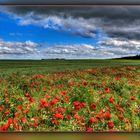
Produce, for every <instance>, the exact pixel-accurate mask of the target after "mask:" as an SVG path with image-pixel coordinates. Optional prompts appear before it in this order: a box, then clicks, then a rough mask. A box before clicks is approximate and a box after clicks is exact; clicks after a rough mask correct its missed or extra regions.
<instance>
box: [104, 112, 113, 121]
mask: <svg viewBox="0 0 140 140" xmlns="http://www.w3.org/2000/svg"><path fill="white" fill-rule="evenodd" d="M104 118H105V119H106V120H111V119H112V117H111V114H110V112H109V111H107V112H106V113H105V114H104Z"/></svg>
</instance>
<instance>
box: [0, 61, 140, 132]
mask: <svg viewBox="0 0 140 140" xmlns="http://www.w3.org/2000/svg"><path fill="white" fill-rule="evenodd" d="M139 83H140V61H139V60H44V61H43V60H42V61H41V60H40V61H39V60H38V61H37V60H34V61H33V60H28V61H27V60H26V61H23V60H22V61H16V60H13V61H10V60H3V61H2V60H1V61H0V131H83V132H85V131H89V132H92V131H96V132H97V131H98V132H103V131H111V132H112V131H140V119H139V118H140V108H139V105H140V100H139V99H140V94H139V92H140V85H139Z"/></svg>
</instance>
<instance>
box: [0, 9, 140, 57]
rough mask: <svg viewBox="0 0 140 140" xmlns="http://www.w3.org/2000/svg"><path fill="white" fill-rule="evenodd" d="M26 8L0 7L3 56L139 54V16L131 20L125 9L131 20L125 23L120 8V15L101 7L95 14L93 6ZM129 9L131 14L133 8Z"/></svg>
mask: <svg viewBox="0 0 140 140" xmlns="http://www.w3.org/2000/svg"><path fill="white" fill-rule="evenodd" d="M40 8H41V7H40ZM26 9H27V8H25V9H24V8H23V7H21V9H19V8H17V7H13V9H12V8H9V7H8V8H7V7H0V59H42V58H46V59H47V58H66V59H84V58H85V59H89V58H91V59H104V58H115V57H122V56H130V55H136V54H137V52H138V51H139V49H140V41H139V39H137V38H138V35H137V34H138V32H137V28H139V26H138V25H137V22H138V21H139V18H138V19H136V20H137V22H136V23H135V22H133V24H132V20H131V19H130V17H129V16H128V13H126V15H127V16H128V17H127V18H128V19H129V20H130V22H128V23H126V22H125V20H126V19H123V17H121V16H122V14H121V12H120V13H119V14H118V13H117V12H118V9H117V8H116V9H115V10H116V11H117V12H114V14H116V13H117V15H113V16H112V15H109V16H111V17H112V18H108V17H109V16H108V15H107V14H108V13H109V12H107V14H106V17H105V15H104V11H103V13H102V15H101V13H100V12H101V8H97V9H96V10H95V14H94V9H93V8H92V9H89V8H88V9H89V11H88V10H84V8H83V10H81V9H79V8H76V9H73V11H69V10H67V9H64V8H63V11H62V10H61V11H59V10H58V11H57V10H56V9H54V10H52V11H53V12H50V11H51V8H49V9H47V10H48V11H47V10H46V9H45V10H46V11H44V13H43V12H40V10H38V9H36V8H35V7H31V9H27V10H26ZM122 9H123V8H122V7H121V10H122ZM49 10H50V11H49ZM107 10H108V9H106V10H105V11H107ZM121 10H120V11H121ZM127 10H128V9H127ZM77 11H78V12H77ZM83 11H85V13H84V14H83ZM97 11H99V13H98V14H99V16H98V14H97ZM108 11H109V10H108ZM122 11H123V12H124V9H123V10H122ZM128 11H129V13H130V15H131V17H132V15H133V11H132V10H131V9H130V10H128ZM131 11H132V13H131ZM80 12H81V15H80V16H79V13H80ZM52 13H53V14H52ZM77 13H78V16H77V15H76V14H77ZM91 13H92V14H91ZM65 14H66V15H65ZM85 14H87V15H86V16H85ZM111 14H112V13H111ZM123 14H124V13H123ZM64 15H65V16H64ZM89 15H90V16H89ZM126 15H125V14H124V15H123V16H126ZM114 16H116V19H115V18H113V17H114ZM87 17H88V18H87ZM120 23H122V26H120ZM130 33H131V34H130ZM130 35H131V36H130ZM135 36H137V37H135ZM134 37H135V38H134ZM128 38H129V39H128Z"/></svg>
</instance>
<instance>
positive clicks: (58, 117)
mask: <svg viewBox="0 0 140 140" xmlns="http://www.w3.org/2000/svg"><path fill="white" fill-rule="evenodd" d="M55 118H56V119H60V120H63V119H64V116H63V115H62V114H60V113H58V112H56V114H55Z"/></svg>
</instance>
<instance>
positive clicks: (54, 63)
mask: <svg viewBox="0 0 140 140" xmlns="http://www.w3.org/2000/svg"><path fill="white" fill-rule="evenodd" d="M126 65H136V66H139V65H140V60H1V61H0V73H1V74H0V75H3V74H4V75H5V74H10V73H15V72H22V73H23V74H35V73H37V74H43V73H50V72H51V73H52V72H60V71H69V70H70V71H71V70H83V69H89V68H95V67H99V68H100V67H119V66H126Z"/></svg>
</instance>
